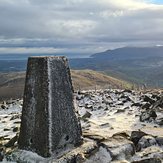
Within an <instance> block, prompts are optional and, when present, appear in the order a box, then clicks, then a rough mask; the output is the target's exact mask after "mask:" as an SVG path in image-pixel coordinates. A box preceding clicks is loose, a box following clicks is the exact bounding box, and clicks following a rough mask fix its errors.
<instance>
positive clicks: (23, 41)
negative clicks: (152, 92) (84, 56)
mask: <svg viewBox="0 0 163 163" xmlns="http://www.w3.org/2000/svg"><path fill="white" fill-rule="evenodd" d="M161 1H162V0H0V53H1V54H2V53H48V52H50V53H58V52H60V53H63V54H64V53H66V52H67V53H70V52H72V53H90V54H92V53H95V52H99V51H104V50H106V49H110V48H116V47H121V46H150V45H162V44H163V3H162V4H161Z"/></svg>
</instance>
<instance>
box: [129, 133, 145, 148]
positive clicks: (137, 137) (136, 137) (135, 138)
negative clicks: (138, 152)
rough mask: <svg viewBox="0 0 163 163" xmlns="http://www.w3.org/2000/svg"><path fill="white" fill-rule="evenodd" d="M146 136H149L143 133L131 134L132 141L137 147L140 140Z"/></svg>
mask: <svg viewBox="0 0 163 163" xmlns="http://www.w3.org/2000/svg"><path fill="white" fill-rule="evenodd" d="M145 135H147V134H146V133H145V132H142V131H132V132H131V141H132V142H133V143H134V144H135V146H137V144H138V142H139V140H140V139H141V138H142V137H143V136H145Z"/></svg>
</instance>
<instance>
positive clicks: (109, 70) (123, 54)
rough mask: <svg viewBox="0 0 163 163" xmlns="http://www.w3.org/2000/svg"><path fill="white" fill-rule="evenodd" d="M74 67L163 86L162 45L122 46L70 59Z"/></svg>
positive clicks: (153, 85) (152, 85)
mask: <svg viewBox="0 0 163 163" xmlns="http://www.w3.org/2000/svg"><path fill="white" fill-rule="evenodd" d="M70 63H71V67H72V68H74V69H92V70H97V71H103V72H105V73H106V74H108V75H111V76H113V77H116V78H120V79H123V80H128V81H130V82H134V83H137V84H147V85H148V86H150V87H163V47H162V46H156V47H123V48H118V49H115V50H107V51H105V52H102V53H97V54H93V55H91V57H90V58H86V59H73V60H71V61H70Z"/></svg>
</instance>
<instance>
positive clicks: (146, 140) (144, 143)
mask: <svg viewBox="0 0 163 163" xmlns="http://www.w3.org/2000/svg"><path fill="white" fill-rule="evenodd" d="M152 145H157V141H156V139H155V138H154V137H152V136H150V135H145V136H143V137H142V138H141V139H140V140H139V142H138V144H137V147H136V148H137V151H140V150H141V149H143V148H147V147H150V146H152Z"/></svg>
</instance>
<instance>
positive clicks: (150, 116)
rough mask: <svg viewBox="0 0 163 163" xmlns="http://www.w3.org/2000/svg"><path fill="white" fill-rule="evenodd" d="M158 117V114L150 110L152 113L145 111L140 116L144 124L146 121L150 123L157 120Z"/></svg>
mask: <svg viewBox="0 0 163 163" xmlns="http://www.w3.org/2000/svg"><path fill="white" fill-rule="evenodd" d="M156 117H157V114H156V112H155V111H154V110H150V111H145V112H142V113H141V115H140V121H141V122H144V121H149V120H151V121H152V120H155V119H156Z"/></svg>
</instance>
